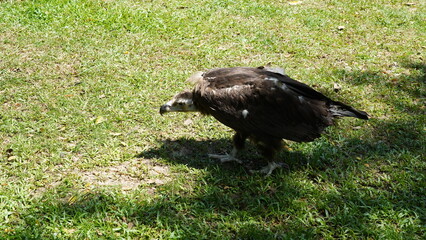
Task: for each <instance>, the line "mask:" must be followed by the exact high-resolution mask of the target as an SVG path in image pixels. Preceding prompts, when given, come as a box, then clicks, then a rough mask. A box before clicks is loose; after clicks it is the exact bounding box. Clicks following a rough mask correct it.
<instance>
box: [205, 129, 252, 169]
mask: <svg viewBox="0 0 426 240" xmlns="http://www.w3.org/2000/svg"><path fill="white" fill-rule="evenodd" d="M246 138H247V135H246V134H244V133H240V132H236V133H235V135H234V136H233V137H232V141H233V143H234V148H233V149H232V151H231V153H230V154H225V155H220V154H209V157H211V158H216V159H219V160H220V162H221V163H224V162H231V161H234V162H237V163H240V164H242V163H243V161H241V160H240V159H238V158H236V156H237V153H238V151H239V150H241V149H243V148H244V145H245V141H246Z"/></svg>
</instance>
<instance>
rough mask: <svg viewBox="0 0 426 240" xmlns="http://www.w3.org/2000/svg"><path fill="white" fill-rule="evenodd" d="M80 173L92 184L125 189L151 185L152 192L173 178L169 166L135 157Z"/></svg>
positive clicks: (84, 179)
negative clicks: (117, 163)
mask: <svg viewBox="0 0 426 240" xmlns="http://www.w3.org/2000/svg"><path fill="white" fill-rule="evenodd" d="M78 175H80V176H81V179H82V180H83V181H84V182H86V183H88V184H90V185H95V186H104V187H105V186H115V187H120V188H121V189H122V190H123V191H129V190H134V189H137V188H139V186H141V185H149V187H148V189H147V191H148V193H152V192H153V191H154V190H155V188H156V186H159V185H163V184H165V183H167V182H169V181H170V180H171V177H170V169H169V167H168V166H166V165H162V164H159V163H158V162H155V161H153V160H150V159H134V160H132V161H127V162H123V163H121V164H119V165H114V166H109V167H102V168H97V169H94V170H91V171H85V172H80V173H78Z"/></svg>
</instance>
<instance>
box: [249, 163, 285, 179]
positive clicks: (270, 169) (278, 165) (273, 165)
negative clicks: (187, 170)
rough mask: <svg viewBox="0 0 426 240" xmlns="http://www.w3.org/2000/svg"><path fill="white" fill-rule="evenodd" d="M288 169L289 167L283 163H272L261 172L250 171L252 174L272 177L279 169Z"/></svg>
mask: <svg viewBox="0 0 426 240" xmlns="http://www.w3.org/2000/svg"><path fill="white" fill-rule="evenodd" d="M282 167H285V168H288V165H287V164H285V163H283V162H278V163H276V162H270V163H268V165H266V166H265V167H263V168H261V169H260V170H250V172H251V173H263V174H265V176H270V175H271V173H272V172H273V171H274V170H275V169H277V168H282Z"/></svg>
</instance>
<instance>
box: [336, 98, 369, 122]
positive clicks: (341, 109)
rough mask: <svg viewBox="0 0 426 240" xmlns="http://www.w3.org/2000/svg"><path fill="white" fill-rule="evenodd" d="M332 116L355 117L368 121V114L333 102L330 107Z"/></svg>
mask: <svg viewBox="0 0 426 240" xmlns="http://www.w3.org/2000/svg"><path fill="white" fill-rule="evenodd" d="M330 111H331V114H332V115H333V116H334V117H354V118H359V119H365V120H367V119H368V114H367V113H366V112H364V111H360V110H357V109H355V108H353V107H351V106H348V105H346V104H344V103H341V102H333V103H332V104H331V105H330Z"/></svg>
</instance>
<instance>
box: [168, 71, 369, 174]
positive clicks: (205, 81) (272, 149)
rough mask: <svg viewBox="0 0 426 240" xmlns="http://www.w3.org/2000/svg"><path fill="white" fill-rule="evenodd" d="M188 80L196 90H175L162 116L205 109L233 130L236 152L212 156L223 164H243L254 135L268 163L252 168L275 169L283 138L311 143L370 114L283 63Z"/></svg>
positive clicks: (204, 74)
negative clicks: (297, 76)
mask: <svg viewBox="0 0 426 240" xmlns="http://www.w3.org/2000/svg"><path fill="white" fill-rule="evenodd" d="M188 81H189V82H191V83H192V84H194V88H193V89H192V90H186V91H183V92H180V93H178V94H176V95H175V96H174V97H173V98H172V99H171V100H170V101H168V102H167V103H165V104H163V105H162V106H161V107H160V114H161V115H163V114H165V113H168V112H200V113H201V114H203V115H211V116H213V117H214V118H216V119H217V120H218V121H219V122H221V123H222V124H224V125H226V126H228V127H230V128H232V129H233V130H234V131H235V134H234V135H233V137H232V141H233V148H232V151H231V152H230V153H229V154H222V155H220V154H209V157H211V158H215V159H219V160H220V162H222V163H224V162H228V161H235V162H238V163H243V161H242V160H240V159H239V158H238V156H237V155H238V153H239V152H240V151H241V150H243V149H244V147H245V142H246V140H247V139H249V140H250V141H251V142H252V143H254V145H255V146H256V147H257V149H258V150H259V152H260V154H261V155H262V157H263V158H262V159H259V160H256V161H257V162H259V163H262V164H264V166H263V167H261V169H260V170H252V171H251V172H260V173H263V174H266V175H270V174H271V173H272V172H273V171H274V170H275V169H276V168H279V167H283V166H286V165H287V164H285V163H283V162H277V161H276V159H275V158H276V155H277V153H278V152H279V151H280V150H281V149H282V148H283V146H284V140H290V141H294V142H311V141H314V140H315V139H317V138H318V137H320V136H321V134H322V133H323V132H324V130H325V129H326V128H327V127H328V126H331V125H333V124H334V123H335V120H336V119H337V118H340V117H354V118H359V119H364V120H367V119H368V118H369V115H368V114H367V113H366V112H364V111H360V110H357V109H355V108H353V107H351V106H349V105H346V104H344V103H342V102H339V101H334V100H331V99H330V98H328V97H326V96H325V95H324V94H322V93H320V92H318V91H316V90H314V89H313V88H311V87H310V86H308V85H306V84H304V83H302V82H299V81H296V80H294V79H292V78H290V77H289V76H288V75H287V74H286V73H285V71H284V69H283V68H279V67H276V68H274V67H271V66H269V65H267V66H260V67H230V68H215V69H210V70H207V71H204V72H197V73H195V74H193V75H192V76H190V78H189V79H188Z"/></svg>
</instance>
